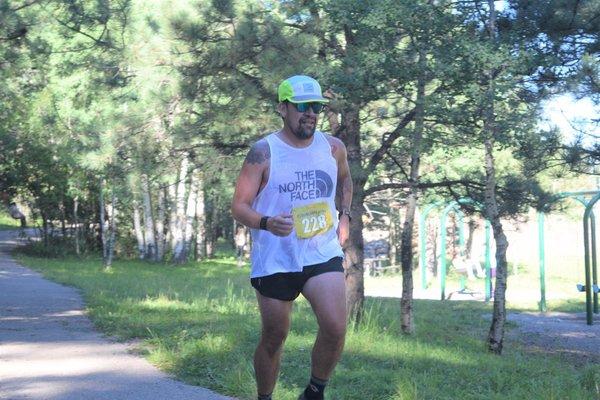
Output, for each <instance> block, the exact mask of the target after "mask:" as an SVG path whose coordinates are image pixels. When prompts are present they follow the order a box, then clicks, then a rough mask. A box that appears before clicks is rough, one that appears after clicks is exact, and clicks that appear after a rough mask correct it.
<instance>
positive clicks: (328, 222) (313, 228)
mask: <svg viewBox="0 0 600 400" xmlns="http://www.w3.org/2000/svg"><path fill="white" fill-rule="evenodd" d="M292 215H293V216H294V227H295V228H296V236H298V237H299V238H301V239H307V238H310V237H313V236H316V235H319V234H321V233H324V232H327V231H328V230H329V229H331V227H332V226H333V222H332V221H333V219H332V218H331V209H330V208H329V205H328V204H327V203H314V204H309V205H306V206H303V207H296V208H294V209H293V210H292Z"/></svg>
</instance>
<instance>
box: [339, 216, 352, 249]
mask: <svg viewBox="0 0 600 400" xmlns="http://www.w3.org/2000/svg"><path fill="white" fill-rule="evenodd" d="M337 235H338V240H339V242H340V245H341V246H342V247H346V242H348V238H349V237H350V218H349V217H348V216H347V215H342V216H341V217H340V221H339V223H338V227H337Z"/></svg>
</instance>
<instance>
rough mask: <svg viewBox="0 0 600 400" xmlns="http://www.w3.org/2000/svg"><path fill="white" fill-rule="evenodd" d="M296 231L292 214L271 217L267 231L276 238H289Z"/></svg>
mask: <svg viewBox="0 0 600 400" xmlns="http://www.w3.org/2000/svg"><path fill="white" fill-rule="evenodd" d="M292 229H294V221H293V219H292V214H280V215H276V216H274V217H269V219H268V220H267V230H268V231H269V232H271V233H272V234H273V235H276V236H287V235H289V234H290V233H291V232H292Z"/></svg>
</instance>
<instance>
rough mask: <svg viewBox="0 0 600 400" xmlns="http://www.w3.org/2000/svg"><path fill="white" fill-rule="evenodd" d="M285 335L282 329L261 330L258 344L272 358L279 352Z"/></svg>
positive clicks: (284, 330) (286, 332) (285, 332)
mask: <svg viewBox="0 0 600 400" xmlns="http://www.w3.org/2000/svg"><path fill="white" fill-rule="evenodd" d="M287 334H288V331H287V330H286V329H282V328H274V329H263V332H262V336H261V340H260V343H261V345H262V346H263V348H264V349H265V350H266V351H267V353H269V355H271V356H272V355H274V354H275V353H277V352H278V351H279V350H281V348H282V347H283V344H284V343H285V339H286V338H287Z"/></svg>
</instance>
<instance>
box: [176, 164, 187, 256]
mask: <svg viewBox="0 0 600 400" xmlns="http://www.w3.org/2000/svg"><path fill="white" fill-rule="evenodd" d="M188 165H189V162H188V157H187V154H186V155H184V157H183V159H182V160H181V167H180V170H179V179H178V183H177V195H176V203H175V207H176V217H175V227H174V231H173V261H174V262H175V263H178V262H179V260H180V259H181V257H182V253H183V252H184V251H185V243H184V234H185V219H186V217H185V211H186V210H185V199H186V196H185V192H186V190H185V189H186V187H185V186H186V181H187V174H188Z"/></svg>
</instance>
